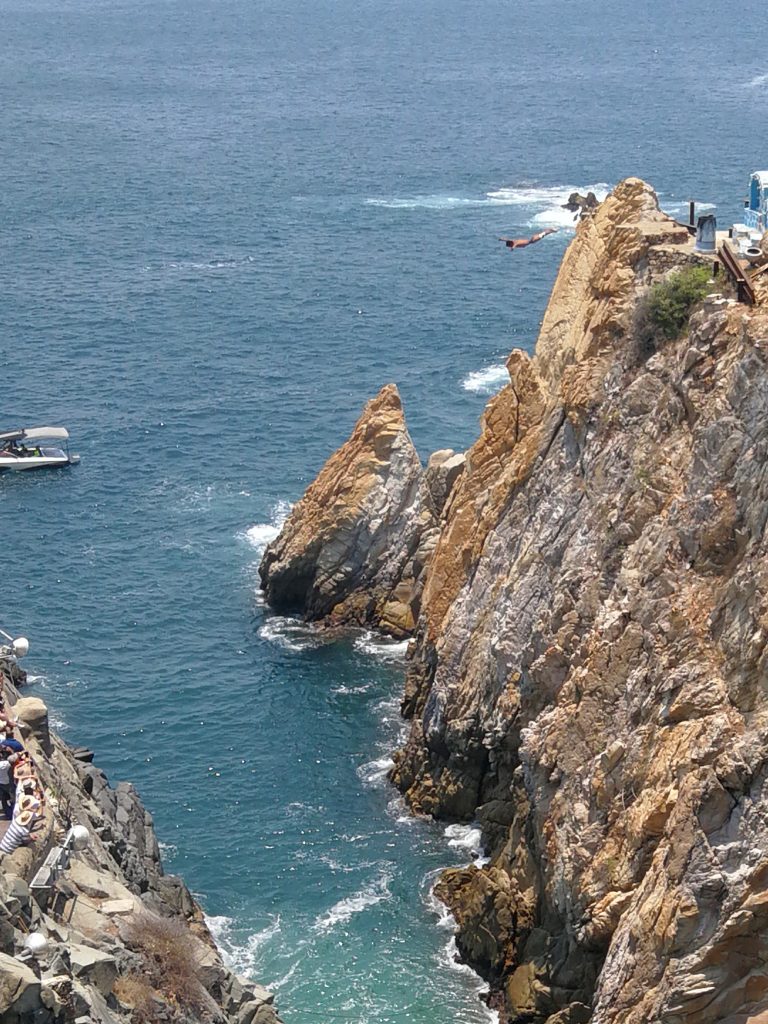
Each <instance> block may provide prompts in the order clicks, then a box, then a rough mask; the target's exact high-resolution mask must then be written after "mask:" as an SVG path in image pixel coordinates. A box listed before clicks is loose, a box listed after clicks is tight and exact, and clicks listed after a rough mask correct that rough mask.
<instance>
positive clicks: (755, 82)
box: [744, 75, 768, 89]
mask: <svg viewBox="0 0 768 1024" xmlns="http://www.w3.org/2000/svg"><path fill="white" fill-rule="evenodd" d="M761 85H768V75H755V77H754V78H751V79H750V80H749V81H748V82H745V83H744V87H745V88H746V89H759V88H760V86H761Z"/></svg>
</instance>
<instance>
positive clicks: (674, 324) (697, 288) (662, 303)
mask: <svg viewBox="0 0 768 1024" xmlns="http://www.w3.org/2000/svg"><path fill="white" fill-rule="evenodd" d="M710 279H711V273H710V270H709V267H686V268H685V270H681V271H679V272H678V273H677V274H671V275H670V276H669V277H668V278H667V279H666V280H665V281H662V282H661V283H660V284H656V285H654V286H653V288H651V292H650V295H649V296H648V317H649V319H650V321H651V323H652V324H654V325H655V326H656V327H657V328H658V330H659V332H660V333H661V334H662V335H663V336H664V337H665V338H666V339H667V341H673V340H674V339H675V338H679V337H680V335H681V334H682V333H683V330H684V329H685V327H686V325H687V323H688V317H689V316H690V313H691V310H692V309H693V307H694V306H695V305H696V303H697V302H700V301H701V300H702V299H703V298H704V296H705V295H706V294H707V292H708V291H709V290H710V287H711V285H710Z"/></svg>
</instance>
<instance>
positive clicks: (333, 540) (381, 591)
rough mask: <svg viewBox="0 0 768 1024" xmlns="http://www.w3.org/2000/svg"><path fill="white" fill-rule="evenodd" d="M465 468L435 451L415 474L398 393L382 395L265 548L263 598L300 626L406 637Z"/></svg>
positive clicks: (413, 454) (456, 458)
mask: <svg viewBox="0 0 768 1024" xmlns="http://www.w3.org/2000/svg"><path fill="white" fill-rule="evenodd" d="M463 461H464V459H463V456H461V455H458V456H457V455H455V454H454V453H453V452H452V451H444V452H436V453H435V455H433V456H432V458H431V459H430V462H429V465H428V466H427V469H426V471H422V467H421V462H420V461H419V457H418V455H417V453H416V449H415V448H414V447H413V442H412V441H411V438H410V436H409V434H408V430H407V427H406V425H405V419H404V417H403V410H402V405H401V402H400V395H399V394H398V391H397V388H396V387H395V385H394V384H389V385H387V386H386V387H384V388H382V390H381V391H380V392H379V394H378V395H377V396H376V398H374V399H373V400H372V401H371V402H369V403H368V405H367V406H366V407H365V410H364V411H363V414H362V416H361V417H360V419H359V420H358V422H357V424H356V425H355V428H354V430H353V431H352V435H351V436H350V438H349V439H348V440H347V441H346V443H345V444H344V445H342V447H341V448H340V449H339V450H338V451H337V452H336V453H335V454H334V455H332V456H331V458H330V459H329V460H328V462H327V463H326V464H325V466H324V467H323V469H322V471H321V472H320V474H319V476H318V477H317V479H316V480H315V482H314V483H313V484H311V486H310V487H309V488H308V489H307V491H306V493H305V495H304V497H303V498H302V499H301V501H300V502H299V503H298V504H297V505H296V506H295V508H294V509H293V510H292V512H291V514H290V516H289V517H288V520H287V521H286V523H285V525H284V527H283V529H282V531H281V533H280V535H279V537H277V538H276V540H274V541H273V542H272V543H271V544H270V545H269V547H268V548H267V550H266V552H265V554H264V557H263V560H262V563H261V566H260V569H259V572H260V575H261V580H262V586H263V588H264V593H265V596H266V599H267V601H268V602H269V603H270V604H271V605H272V606H273V607H274V608H275V609H276V610H278V611H284V612H293V613H296V612H298V613H300V614H301V615H303V616H304V617H305V618H306V619H308V620H324V621H325V622H326V623H329V624H357V625H368V624H373V625H376V626H377V627H378V628H380V629H382V630H386V631H387V632H389V633H391V634H393V635H395V636H407V635H408V634H409V633H410V632H411V631H412V630H413V628H414V625H415V622H416V618H417V616H418V611H419V601H420V595H421V586H422V577H423V573H424V569H425V566H426V564H427V562H428V561H429V558H430V557H431V554H432V550H433V548H434V544H435V542H436V540H437V526H438V522H439V518H440V515H441V512H442V506H443V504H444V503H445V500H446V498H447V495H448V492H449V491H450V489H451V488H452V486H453V483H454V481H455V479H456V477H457V475H458V474H459V473H460V472H461V469H462V466H463Z"/></svg>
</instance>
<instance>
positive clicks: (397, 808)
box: [387, 793, 418, 827]
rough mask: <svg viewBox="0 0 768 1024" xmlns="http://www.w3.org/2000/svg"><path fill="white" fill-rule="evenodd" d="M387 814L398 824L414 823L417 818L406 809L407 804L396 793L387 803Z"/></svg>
mask: <svg viewBox="0 0 768 1024" xmlns="http://www.w3.org/2000/svg"><path fill="white" fill-rule="evenodd" d="M387 814H388V815H389V817H390V818H393V819H394V820H395V821H396V822H397V824H398V825H407V826H409V827H410V826H411V825H415V824H416V822H417V821H418V819H417V818H416V816H415V815H413V814H411V812H410V811H409V810H408V805H407V804H406V802H405V800H404V799H403V798H402V797H401V796H400V794H399V793H398V795H397V796H393V797H392V799H391V800H390V801H388V803H387Z"/></svg>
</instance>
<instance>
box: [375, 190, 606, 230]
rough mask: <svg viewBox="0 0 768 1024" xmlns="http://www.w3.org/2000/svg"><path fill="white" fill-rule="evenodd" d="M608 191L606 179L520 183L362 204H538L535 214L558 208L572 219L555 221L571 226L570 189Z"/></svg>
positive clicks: (389, 207) (424, 207) (417, 207)
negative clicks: (592, 182)
mask: <svg viewBox="0 0 768 1024" xmlns="http://www.w3.org/2000/svg"><path fill="white" fill-rule="evenodd" d="M609 191H610V186H609V185H607V184H605V182H598V183H597V184H595V185H532V184H522V185H513V186H509V187H507V188H500V189H496V190H495V191H493V192H486V193H485V195H483V196H479V195H474V196H468V195H463V196H462V195H451V194H450V193H446V192H437V193H431V194H422V195H414V196H378V197H371V198H368V199H366V200H365V203H366V205H367V206H378V207H384V208H385V209H387V210H438V211H439V210H462V209H471V208H472V207H476V206H520V207H526V208H530V209H531V210H536V208H537V207H543V208H544V210H541V211H539V213H538V214H537V217H540V216H542V215H543V213H544V212H546V211H552V216H553V217H554V216H555V211H557V210H558V209H560V210H561V212H562V213H563V214H565V215H567V216H568V217H570V218H571V221H570V222H568V221H567V220H566V217H565V216H564V217H563V218H562V219H561V220H560V221H558V223H562V224H563V226H573V225H572V221H573V214H572V213H570V214H569V213H568V211H567V210H562V209H561V208H562V205H563V203H565V202H567V201H568V197H569V196H570V194H571V193H572V192H581V193H582V194H584V193H586V192H594V193H595V195H596V196H597V198H598V199H600V200H602V199H605V197H606V196H607V195H608V192H609ZM537 217H534V222H535V223H545V221H543V220H542V221H539V220H538V219H537Z"/></svg>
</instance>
